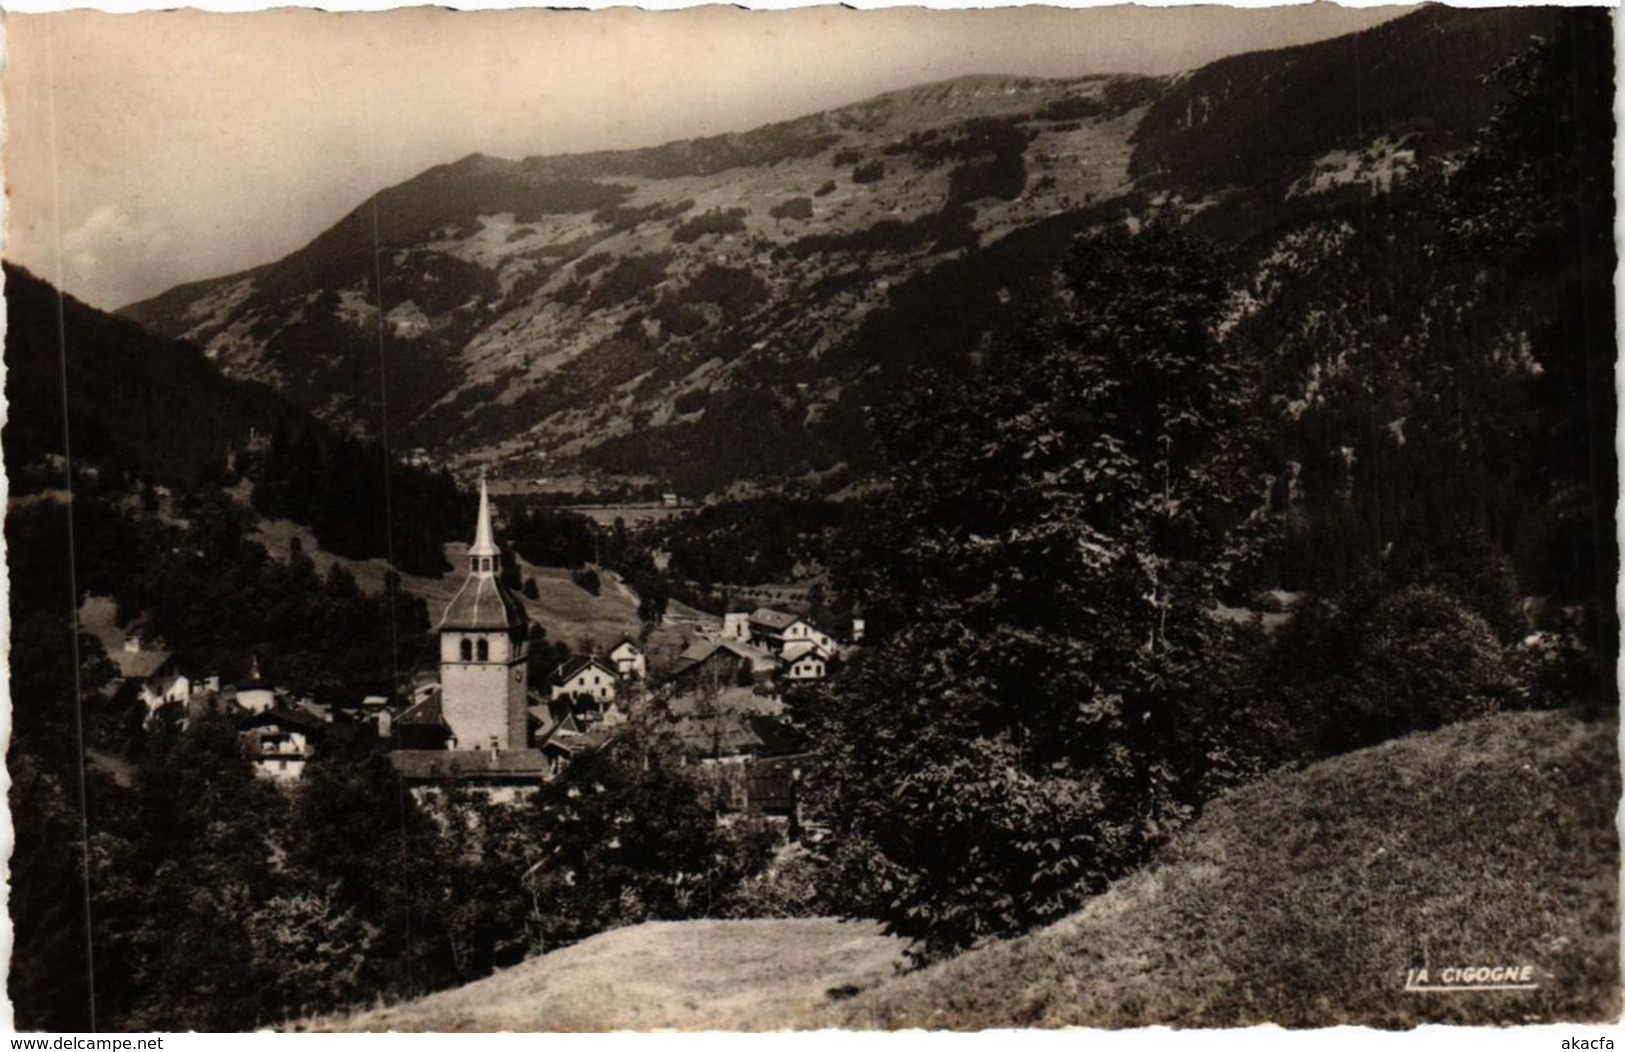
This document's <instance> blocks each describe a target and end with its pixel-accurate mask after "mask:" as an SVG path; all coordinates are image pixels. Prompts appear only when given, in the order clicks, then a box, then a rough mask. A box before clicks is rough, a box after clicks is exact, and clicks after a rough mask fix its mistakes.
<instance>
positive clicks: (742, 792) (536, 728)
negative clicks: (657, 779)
mask: <svg viewBox="0 0 1625 1052" xmlns="http://www.w3.org/2000/svg"><path fill="white" fill-rule="evenodd" d="M479 488H480V497H479V512H478V518H477V521H476V523H475V525H474V531H473V542H472V544H470V545H469V547H468V551H467V567H466V575H465V576H464V577H463V580H462V583H461V586H460V587H459V588H458V589H457V591H456V593H455V594H454V595H453V596H452V598H451V600H450V601H449V602H448V603H446V604H445V606H444V609H442V610H440V611H437V612H436V620H435V625H434V627H435V632H436V635H437V637H438V644H439V662H438V667H433V668H419V669H417V670H414V671H413V672H412V673H411V674H410V677H409V681H407V682H403V684H402V689H401V690H400V691H399V692H398V695H397V696H394V697H385V696H382V695H373V696H369V697H365V698H357V699H355V701H354V703H353V704H349V705H343V704H332V703H320V702H317V701H316V700H314V699H312V698H309V697H304V696H300V695H299V694H297V693H296V692H294V691H291V690H288V689H286V688H284V687H283V686H281V685H279V684H277V683H274V682H270V681H268V680H266V679H265V678H263V677H262V675H261V672H260V666H259V662H258V660H257V659H250V661H249V663H248V668H249V671H248V674H247V675H246V676H245V677H244V678H242V679H241V681H239V682H235V683H232V682H223V680H222V677H221V676H220V675H218V674H215V673H212V672H209V671H206V670H199V669H194V668H189V667H187V666H186V665H185V664H184V663H183V662H182V661H181V660H180V659H179V658H178V657H177V656H176V655H174V654H172V653H171V652H170V651H168V650H167V649H165V648H164V646H163V643H162V641H161V640H151V639H145V638H143V636H142V634H141V631H140V629H139V627H138V626H136V627H132V628H131V629H130V630H129V631H128V632H124V631H118V630H116V629H112V630H109V631H104V632H103V635H104V636H106V637H107V638H104V639H103V644H104V646H105V647H106V649H107V651H108V655H109V657H110V659H111V660H112V662H113V664H114V666H115V668H116V672H117V675H116V676H115V678H114V679H113V680H112V681H111V682H110V683H109V684H108V685H107V687H106V688H105V693H106V695H107V696H108V697H109V698H110V699H115V700H117V699H125V700H135V701H139V702H140V707H141V709H142V710H144V712H145V713H146V720H147V722H148V723H149V724H150V723H151V722H153V721H156V720H160V719H165V718H170V719H175V720H177V721H180V722H181V723H183V724H184V722H185V721H186V720H189V719H195V718H197V717H199V716H201V715H203V714H206V713H207V714H214V715H217V716H223V717H226V718H229V719H231V720H233V721H235V725H236V727H237V730H238V736H239V739H240V741H241V743H242V748H243V751H244V753H245V755H246V756H247V757H248V759H249V760H250V761H251V762H252V764H253V766H254V770H255V773H256V774H257V775H258V776H260V777H261V778H264V779H266V780H268V781H270V782H272V783H273V784H280V785H288V786H291V785H294V784H297V782H298V781H299V779H300V778H301V777H302V775H303V774H304V772H305V768H306V765H307V764H308V763H309V762H310V761H311V760H312V758H313V757H315V756H316V755H317V754H318V753H320V752H322V751H324V750H326V749H347V750H353V749H357V748H359V749H362V750H368V749H372V750H383V751H386V752H387V754H388V756H389V760H390V762H391V763H392V765H393V766H394V768H395V770H396V771H397V772H398V774H399V777H400V779H401V781H402V783H403V785H404V786H405V787H407V788H408V789H409V790H410V791H411V792H412V794H413V795H414V796H415V797H417V798H420V799H422V798H425V797H432V796H433V795H435V794H437V793H440V792H443V791H445V790H447V789H448V788H451V787H457V788H459V789H463V790H471V791H474V792H478V793H480V794H482V795H484V796H485V797H487V798H488V799H490V800H492V801H495V802H500V803H513V802H517V801H521V800H524V799H526V798H528V797H529V796H530V795H531V794H533V793H534V792H535V791H536V790H537V789H538V788H540V787H541V786H542V785H544V784H545V783H547V782H549V781H552V780H554V779H556V778H558V777H559V776H560V774H561V773H562V772H563V771H564V769H565V768H566V767H567V766H568V765H569V764H570V763H571V762H572V761H573V760H574V759H576V758H578V757H580V756H582V755H583V754H586V753H590V752H593V751H596V750H599V749H602V748H603V747H604V746H605V745H607V744H608V743H609V742H610V741H611V740H613V739H614V738H615V736H616V735H617V733H619V732H620V731H621V730H622V729H623V728H625V727H626V726H628V724H629V722H630V721H632V720H634V719H642V720H646V721H652V722H654V723H655V724H656V725H657V727H658V728H659V729H660V730H662V731H664V732H667V736H666V740H667V741H669V742H670V743H671V744H672V746H673V748H675V749H676V750H677V751H678V752H679V753H680V755H681V757H682V762H683V763H685V764H693V765H700V766H703V767H705V768H707V769H708V770H709V772H710V773H711V774H712V775H713V776H714V777H715V778H716V779H717V780H718V783H719V784H720V785H721V786H722V787H723V789H724V793H723V794H722V799H723V800H724V801H725V802H726V806H727V807H728V809H729V812H730V815H751V816H753V817H757V818H761V819H764V820H766V821H768V822H770V823H772V824H775V825H776V826H779V827H780V828H782V829H784V830H785V831H786V832H787V833H788V835H790V836H794V835H796V834H797V832H798V831H799V828H800V814H799V801H798V798H797V785H798V783H799V781H800V779H801V774H802V766H803V764H804V763H805V761H806V760H807V759H808V758H809V756H810V749H809V745H808V743H807V741H806V740H805V737H804V735H803V734H801V733H800V732H799V731H798V730H797V729H796V728H795V727H794V726H793V725H792V724H791V722H790V721H789V720H788V719H787V718H786V706H785V702H784V692H785V691H786V690H787V689H790V688H792V687H794V686H795V685H797V684H805V683H808V682H812V681H817V680H821V679H823V678H825V677H826V676H828V675H830V674H831V673H832V672H833V671H835V669H836V668H838V666H839V665H840V663H841V662H842V661H844V660H845V659H846V658H847V657H848V656H849V655H850V654H851V653H852V651H853V650H854V648H855V647H857V646H859V645H860V644H861V641H862V637H863V621H862V619H861V618H852V619H849V623H848V624H847V625H846V626H845V631H844V632H842V633H841V635H840V636H839V637H837V635H835V634H833V633H831V632H828V631H825V630H824V629H823V628H821V627H819V626H818V625H815V624H813V623H811V622H810V621H809V620H808V619H807V618H804V617H802V616H800V615H798V614H795V613H790V612H786V611H783V610H777V609H772V608H769V607H759V608H757V609H754V610H751V611H739V612H730V613H727V614H725V615H724V617H723V618H722V621H721V625H720V628H719V627H716V626H715V624H714V623H712V624H707V625H702V626H699V627H698V628H697V629H695V630H694V638H693V642H691V643H690V644H689V645H687V646H686V647H685V648H684V649H682V650H681V652H680V653H678V654H677V655H676V657H675V659H674V660H671V661H669V662H667V663H666V665H665V667H651V661H650V655H649V653H648V652H647V648H646V646H645V645H644V643H642V642H640V641H639V640H638V639H635V638H632V637H631V636H629V635H627V636H623V637H622V638H621V639H620V640H619V642H617V643H615V644H614V645H613V646H610V647H608V648H603V647H599V646H596V645H594V644H592V643H591V642H590V641H585V640H584V641H583V644H582V646H583V648H584V650H585V651H586V652H583V653H577V654H575V655H573V656H572V657H570V658H569V659H568V660H566V661H564V662H563V663H562V664H559V665H558V666H557V667H555V668H554V669H553V670H552V672H551V674H549V675H548V676H547V677H546V678H545V679H544V680H543V681H542V682H531V681H530V676H529V674H528V668H527V666H528V664H529V658H530V656H531V655H530V652H529V650H530V647H531V645H532V638H533V636H532V633H531V623H530V618H529V617H528V615H527V614H526V611H525V604H524V603H523V602H522V601H521V599H520V598H519V597H518V596H516V595H515V594H513V592H512V591H510V590H509V588H508V587H507V585H506V584H505V583H504V582H503V580H502V574H501V561H502V552H501V549H500V547H499V546H498V544H497V536H496V531H495V528H494V526H493V512H492V501H491V496H490V493H489V491H488V488H487V483H486V480H485V478H484V477H483V476H482V477H481V479H480V483H479ZM527 594H528V593H527Z"/></svg>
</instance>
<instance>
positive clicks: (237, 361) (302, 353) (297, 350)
mask: <svg viewBox="0 0 1625 1052" xmlns="http://www.w3.org/2000/svg"><path fill="white" fill-rule="evenodd" d="M1559 17H1561V16H1559V15H1556V14H1553V13H1552V12H1550V11H1546V10H1526V11H1460V10H1454V9H1449V8H1442V7H1441V8H1428V9H1425V10H1422V11H1418V12H1416V13H1414V14H1412V15H1409V16H1406V17H1404V18H1401V19H1397V20H1395V21H1393V22H1391V23H1387V24H1384V25H1382V26H1379V27H1377V28H1376V29H1373V30H1371V31H1369V32H1368V33H1366V34H1363V35H1361V36H1358V37H1344V38H1339V39H1337V40H1331V41H1326V42H1323V43H1320V44H1314V45H1309V46H1307V47H1300V48H1291V49H1284V50H1278V51H1269V52H1259V53H1255V54H1250V55H1242V56H1237V57H1234V58H1230V59H1225V60H1222V61H1221V62H1217V63H1214V64H1212V65H1209V66H1207V67H1204V68H1203V69H1200V70H1197V71H1195V72H1194V73H1192V74H1189V75H1187V76H1184V77H1180V78H1174V79H1173V80H1166V79H1157V78H1146V77H1129V76H1097V77H1082V78H1076V79H1070V80H1041V79H1034V78H1021V77H997V76H982V77H964V78H959V79H957V80H952V81H947V82H944V83H941V84H932V85H924V86H921V87H919V88H914V89H910V90H907V91H900V92H893V93H889V94H887V95H882V96H879V97H877V98H874V99H871V100H868V101H866V102H862V103H858V104H855V105H851V106H847V107H844V108H841V109H836V110H832V111H828V112H825V113H819V114H813V115H810V116H808V117H804V118H800V119H797V120H793V121H787V122H783V123H780V124H775V125H770V126H767V127H764V128H759V129H756V130H754V131H750V132H745V133H740V134H734V135H722V136H715V137H711V138H707V139H695V140H687V141H684V142H677V143H669V144H666V145H663V146H658V147H651V148H648V149H641V150H621V151H608V152H600V153H593V154H582V155H573V156H565V157H532V158H526V159H524V160H516V161H510V160H503V159H499V158H494V157H488V156H482V155H475V156H471V157H467V158H464V159H463V160H461V161H458V162H456V163H454V164H448V165H442V166H440V167H437V168H434V169H431V170H430V171H427V172H425V173H423V174H421V175H419V176H417V177H415V178H413V179H411V180H408V181H407V182H405V183H403V184H401V185H399V186H395V187H392V188H389V189H387V190H384V191H382V192H381V193H379V194H377V195H376V196H375V197H374V198H373V199H371V200H369V201H368V202H365V203H364V204H363V205H362V206H361V207H359V208H358V209H356V211H355V212H353V213H351V214H350V215H349V216H347V217H345V218H344V219H343V220H342V221H340V222H339V223H338V224H337V225H335V226H334V227H333V228H332V229H330V230H329V231H327V232H326V233H324V234H322V235H321V236H320V237H318V238H317V239H315V240H314V241H312V242H311V243H310V244H309V245H307V246H306V247H305V248H302V249H300V250H299V251H297V252H295V253H293V254H292V255H291V256H289V257H287V258H286V259H284V260H281V261H278V262H276V263H273V264H269V265H267V266H264V267H260V268H257V269H255V270H251V271H246V272H244V273H241V274H236V275H231V276H228V277H224V278H220V279H216V280H213V281H208V282H201V283H195V284H192V285H188V286H182V287H180V288H177V289H173V290H171V291H170V292H167V293H165V294H163V295H161V296H158V297H156V298H154V299H151V300H148V301H146V302H144V303H139V304H134V305H132V306H130V307H128V308H126V310H125V312H124V313H126V314H127V315H128V316H129V317H131V318H134V319H136V320H138V321H140V322H141V323H142V324H145V325H148V326H150V327H152V328H154V329H156V330H158V331H161V332H164V333H167V334H170V335H174V336H185V337H187V338H189V339H192V340H194V341H196V342H197V343H198V344H199V345H200V346H203V347H204V348H205V349H206V352H207V353H208V354H209V355H210V356H211V357H213V358H214V359H215V361H217V362H218V363H219V364H220V365H221V367H222V368H223V369H224V370H225V371H226V372H228V373H229V374H231V375H234V376H241V377H247V378H253V379H259V380H264V381H267V382H269V383H272V384H275V385H277V386H278V387H280V388H281V389H282V390H284V391H285V392H286V393H287V394H288V396H289V397H291V398H293V399H294V400H295V401H297V402H299V403H300V404H302V405H304V406H306V407H308V408H310V409H312V410H314V411H315V412H317V413H318V414H320V415H322V416H324V417H326V418H328V419H333V420H338V421H342V422H344V423H346V424H351V425H355V426H358V427H360V428H362V429H364V430H365V429H374V430H375V429H377V428H378V426H379V425H380V424H381V423H383V422H384V419H383V418H384V412H385V406H384V398H383V394H384V392H385V391H387V393H388V418H389V419H388V424H389V427H390V431H391V434H392V436H393V437H394V438H395V439H396V441H397V442H398V443H399V444H403V445H423V446H433V447H437V448H441V449H445V450H448V451H450V452H452V453H454V454H460V455H469V456H474V457H477V458H480V459H494V458H499V457H500V458H502V459H503V460H504V461H506V462H507V464H508V465H509V466H511V467H512V469H513V470H514V471H515V472H518V473H539V474H551V473H552V471H551V470H548V469H546V468H543V467H541V463H542V462H543V461H544V460H547V459H552V458H560V457H562V458H566V459H572V460H584V461H585V462H586V463H587V464H589V465H591V466H593V467H596V468H598V469H600V470H605V471H610V472H617V473H626V472H635V473H638V474H643V475H655V476H663V477H666V478H668V479H670V480H673V481H675V482H676V483H677V485H678V488H680V489H682V490H684V491H687V492H692V493H698V492H707V491H715V490H719V489H722V488H724V487H725V486H726V485H727V484H728V483H729V482H730V481H733V480H735V479H751V480H774V479H780V478H785V477H795V476H798V475H803V474H806V473H809V472H812V473H821V472H827V471H828V470H830V469H831V468H833V467H835V466H836V465H838V464H842V463H844V464H847V465H849V466H851V467H853V468H855V469H857V470H858V471H860V472H861V471H862V470H863V468H864V467H865V464H864V458H865V456H866V453H867V449H868V439H867V434H866V426H865V422H864V420H865V413H866V407H868V406H872V405H874V404H876V403H877V401H883V400H885V399H886V398H887V397H889V391H890V389H891V385H892V384H894V383H896V382H897V379H896V375H897V374H899V373H902V372H906V370H903V369H901V368H899V366H898V363H899V362H904V361H906V362H916V361H927V360H929V361H937V360H943V359H945V358H946V359H948V360H953V359H955V358H958V357H961V356H962V355H963V353H964V352H965V350H966V349H967V348H970V349H974V348H975V347H976V346H978V345H979V343H980V340H981V335H982V333H983V332H984V331H985V330H986V329H987V328H988V327H989V326H990V325H996V324H998V322H999V319H1000V316H1001V314H1002V313H1004V312H1002V311H1001V310H1000V309H999V308H1000V306H1001V305H1002V304H1003V303H1005V302H1007V301H1008V299H1009V297H1010V294H1011V292H1012V291H1013V289H1014V288H1015V287H1016V286H1019V285H1020V284H1022V283H1024V282H1028V281H1032V280H1036V279H1037V278H1038V277H1041V276H1043V275H1046V274H1048V273H1050V272H1051V271H1052V270H1053V267H1054V263H1055V260H1056V256H1057V255H1058V254H1059V252H1061V251H1063V250H1064V248H1065V245H1066V243H1067V240H1068V238H1069V236H1070V234H1072V233H1075V232H1077V231H1078V230H1081V229H1085V228H1087V227H1088V226H1090V225H1094V224H1099V223H1102V222H1112V221H1116V220H1117V219H1119V218H1121V217H1122V216H1123V215H1124V214H1125V213H1126V212H1143V211H1144V210H1145V209H1147V208H1152V207H1156V208H1170V207H1171V208H1174V209H1178V210H1182V211H1183V212H1185V213H1187V214H1195V215H1196V217H1197V219H1198V221H1199V223H1200V224H1201V226H1202V228H1203V229H1204V230H1205V231H1206V232H1210V233H1215V234H1219V235H1221V236H1224V237H1227V238H1247V237H1251V236H1256V235H1258V234H1259V233H1260V232H1262V231H1265V230H1268V229H1271V228H1272V227H1275V226H1278V225H1279V224H1281V223H1282V222H1283V221H1284V220H1286V219H1289V218H1290V217H1291V216H1293V215H1297V214H1299V213H1300V212H1302V211H1303V210H1305V209H1309V210H1311V211H1313V210H1316V209H1318V210H1320V211H1322V212H1324V211H1325V210H1326V209H1327V208H1333V209H1334V210H1335V209H1336V208H1337V207H1352V204H1351V201H1352V199H1351V197H1350V195H1351V193H1353V192H1354V191H1360V192H1364V193H1369V190H1370V187H1371V186H1373V185H1375V186H1378V187H1385V186H1388V185H1392V183H1393V182H1395V181H1398V180H1403V179H1404V178H1405V177H1406V176H1407V174H1408V173H1410V172H1411V171H1413V170H1415V168H1416V167H1417V165H1418V164H1419V163H1420V161H1419V159H1425V158H1426V157H1428V156H1430V155H1433V156H1437V155H1439V154H1444V153H1450V152H1452V151H1455V150H1459V149H1460V148H1461V147H1462V146H1463V145H1464V144H1465V143H1466V142H1467V141H1468V140H1469V139H1470V138H1471V137H1472V135H1473V134H1474V132H1475V130H1476V129H1477V128H1478V127H1479V126H1480V125H1481V124H1482V123H1483V122H1484V120H1485V118H1486V117H1487V116H1488V114H1489V113H1490V112H1491V109H1492V107H1493V106H1494V105H1495V104H1496V103H1497V102H1498V101H1499V100H1500V98H1501V97H1502V96H1501V94H1500V93H1499V89H1498V88H1496V87H1495V86H1494V85H1491V84H1487V83H1485V82H1483V81H1481V79H1480V78H1482V77H1483V76H1484V75H1485V74H1487V73H1489V72H1490V71H1491V70H1492V69H1494V68H1495V67H1496V66H1498V65H1500V64H1501V63H1502V62H1504V61H1505V60H1506V58H1507V57H1508V56H1509V55H1510V54H1512V53H1514V52H1516V51H1517V50H1518V49H1519V48H1520V47H1522V46H1524V45H1526V44H1527V43H1528V40H1529V37H1530V35H1531V34H1533V33H1537V32H1544V31H1546V30H1547V29H1549V27H1550V26H1551V25H1552V24H1554V20H1555V19H1557V18H1559ZM1356 196H1357V195H1356ZM1018 238H1025V241H1024V242H1018V241H1017V239H1018ZM1006 242H1011V243H1012V246H1014V245H1015V244H1021V247H1022V250H1021V251H1015V250H1013V248H1012V249H1005V250H1002V251H1001V246H1004V245H1005V244H1006ZM375 260H376V261H377V263H378V264H379V268H378V273H379V274H381V276H382V287H381V288H379V287H377V286H378V284H379V282H378V281H377V280H376V279H375V271H374V261H375ZM877 369H878V372H876V370H877ZM696 449H703V450H704V452H703V454H702V455H699V456H696V455H694V451H695V450H696ZM526 460H530V461H531V463H528V464H527V463H525V461H526Z"/></svg>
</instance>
